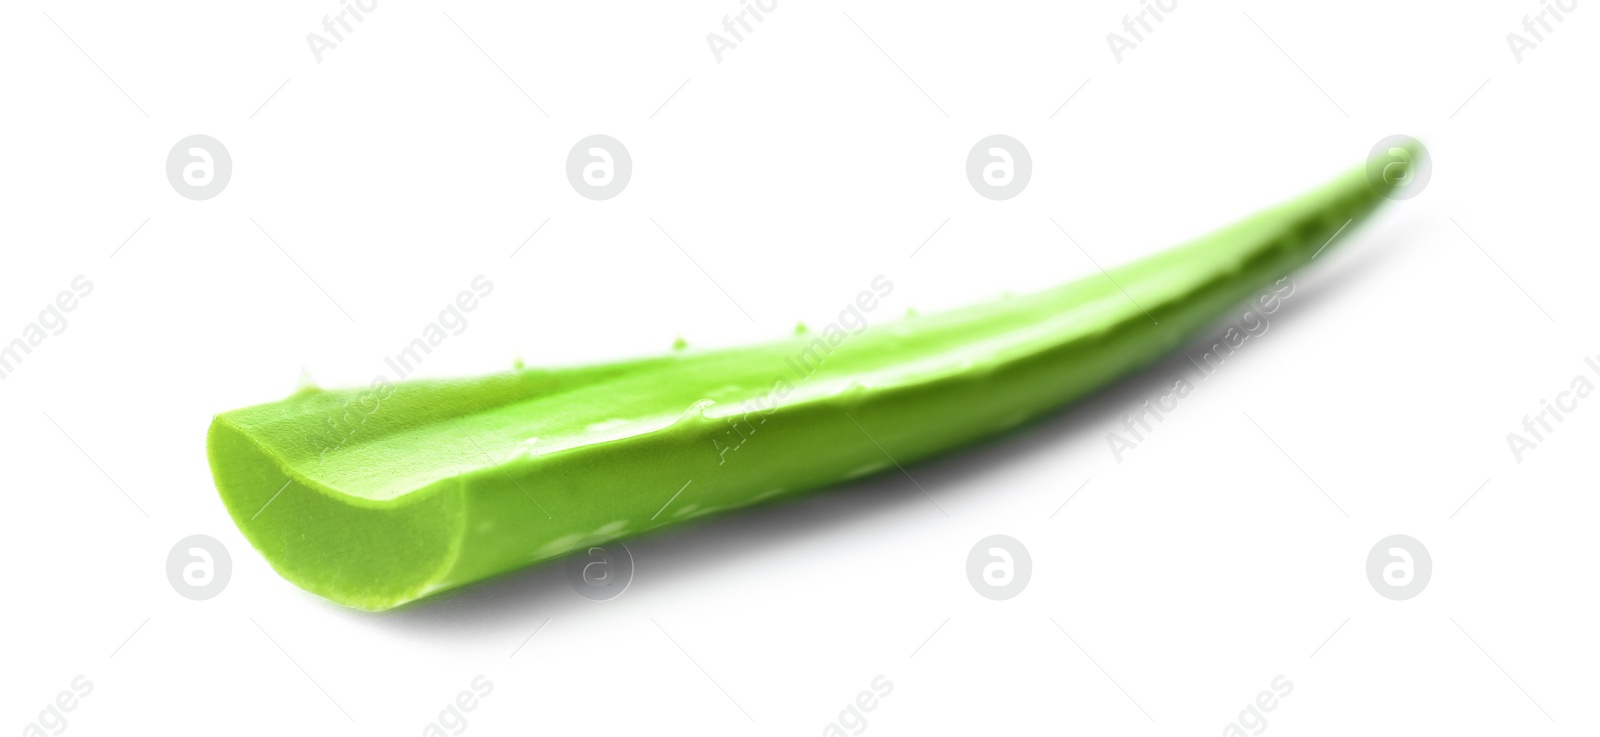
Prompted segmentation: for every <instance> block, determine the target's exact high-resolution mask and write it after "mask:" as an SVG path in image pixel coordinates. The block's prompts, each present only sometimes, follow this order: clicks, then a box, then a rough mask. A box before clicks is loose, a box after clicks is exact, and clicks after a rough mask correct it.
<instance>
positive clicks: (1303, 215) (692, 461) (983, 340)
mask: <svg viewBox="0 0 1600 737" xmlns="http://www.w3.org/2000/svg"><path fill="white" fill-rule="evenodd" d="M1381 194H1382V193H1381V192H1378V191H1376V190H1375V189H1374V188H1373V187H1372V186H1370V185H1369V184H1368V181H1367V178H1366V176H1365V175H1364V172H1363V171H1356V172H1352V173H1351V174H1349V175H1347V176H1345V177H1342V178H1340V179H1339V180H1336V181H1335V182H1334V183H1332V184H1330V185H1328V186H1326V187H1324V188H1322V189H1320V190H1317V191H1315V192H1313V193H1311V194H1308V195H1306V196H1304V197H1302V198H1301V199H1299V200H1296V201H1293V202H1290V203H1288V204H1285V205H1281V206H1279V207H1276V208H1273V209H1271V210H1267V211H1265V212H1263V213H1261V214H1258V215H1256V216H1254V217H1252V218H1249V219H1247V220H1245V221H1243V222H1240V223H1238V224H1236V225H1233V226H1230V227H1228V228H1225V229H1223V230H1221V231H1219V232H1217V233H1214V234H1212V235H1210V236H1207V237H1205V238H1202V239H1200V240H1198V241H1195V242H1193V243H1190V244H1188V245H1185V246H1181V247H1178V248H1174V249H1172V250H1169V251H1166V252H1163V253H1160V254H1157V255H1155V256H1152V257H1150V258H1147V259H1144V260H1141V261H1138V262H1135V263H1132V264H1129V265H1126V266H1123V267H1120V268H1117V269H1114V270H1112V271H1111V272H1110V276H1107V275H1103V274H1097V275H1094V276H1090V277H1087V278H1085V279H1083V280H1081V281H1078V282H1074V283H1072V284H1068V285H1065V286H1062V287H1058V288H1055V289H1052V290H1048V291H1045V292H1041V293H1038V294H1033V295H1028V296H1023V297H1015V298H1009V299H1004V300H1000V301H996V302H993V303H990V304H983V305H978V306H974V307H968V308H964V309H960V310H955V311H952V312H947V313H943V314H937V315H927V316H917V317H910V318H906V319H902V320H894V321H891V320H888V319H887V318H886V317H885V314H886V312H887V311H886V310H882V311H880V312H877V313H872V315H871V316H870V320H871V326H870V327H868V328H866V329H865V330H864V331H862V332H861V333H860V334H849V333H846V334H845V337H844V338H843V341H842V343H839V345H838V346H837V347H833V346H829V345H828V342H827V340H828V337H829V336H827V335H825V334H824V333H823V332H822V331H818V332H814V333H810V334H805V335H800V336H796V337H795V338H793V339H790V340H785V341H779V342H775V343H769V344H764V345H758V346H750V347H742V348H736V349H725V350H714V351H680V352H674V353H672V354H670V355H666V356H662V357H659V358H650V359H643V360H638V361H632V362H624V363H617V364H607V365H603V366H591V367H582V368H572V369H553V370H536V369H529V370H521V371H516V372H511V373H505V374H496V375H492V376H485V377H480V378H472V379H459V380H443V381H417V382H407V383H402V384H399V385H397V386H396V387H395V388H394V390H393V393H392V394H391V395H388V396H386V397H385V398H382V399H381V400H377V401H375V399H376V397H375V396H374V395H373V394H372V392H370V391H366V390H363V391H337V392H324V391H315V392H308V393H302V394H298V395H296V396H294V397H291V398H289V399H286V400H283V401H280V402H276V403H272V404H266V405H260V406H256V407H250V408H246V409H240V410H235V411H232V412H227V413H224V414H222V415H219V416H217V418H216V419H215V421H214V422H213V423H212V426H211V431H210V435H209V449H210V458H211V467H212V472H213V476H214V477H215V479H216V483H217V487H218V489H219V491H220V492H221V495H222V498H223V500H224V502H225V503H226V504H227V506H228V509H229V512H230V513H231V514H232V515H233V518H234V520H235V522H237V523H238V524H239V526H240V528H241V529H242V530H243V531H244V533H245V535H246V536H247V537H248V538H249V539H250V541H251V543H252V544H254V545H255V546H256V547H257V548H258V549H259V550H260V551H261V552H262V554H263V555H265V556H266V558H267V560H268V561H270V562H271V563H272V565H273V566H274V567H275V568H276V569H277V570H278V571H279V572H280V573H281V574H282V575H283V576H284V577H285V578H288V579H289V580H290V581H293V582H294V583H296V584H298V585H300V586H302V587H304V588H306V589H308V590H310V591H313V592H315V593H318V594H320V595H322V596H325V597H327V598H330V599H333V600H334V601H337V602H340V603H343V604H346V605H350V606H355V607H360V608H363V609H386V608H390V607H393V606H397V605H399V604H402V603H405V602H408V601H411V600H413V599H416V598H419V597H422V596H426V595H428V594H430V593H433V592H436V591H440V590H444V589H449V588H453V587H456V586H460V585H463V584H467V583H470V582H473V581H476V580H479V579H482V578H486V577H489V576H492V575H495V574H498V573H502V572H505V571H509V570H513V569H517V568H521V567H524V566H527V565H529V564H532V563H535V562H538V561H541V560H547V559H550V558H554V557H558V556H561V555H565V554H567V553H569V552H572V551H574V550H577V549H580V548H583V547H586V546H589V545H595V544H600V543H604V542H607V541H610V540H614V539H618V538H623V537H627V536H631V535H635V534H638V533H641V532H644V531H646V530H650V529H654V528H657V527H661V526H663V525H667V524H671V523H674V522H679V521H682V520H684V519H687V518H692V517H696V516H700V515H703V514H707V513H711V512H718V511H723V510H728V509H734V508H737V507H741V506H746V505H749V504H752V503H756V502H759V501H763V500H766V499H771V498H775V497H778V496H782V495H784V494H788V493H793V492H798V491H803V490H807V489H814V488H817V487H820V486H825V485H828V484H833V483H837V482H839V481H842V480H845V479H848V478H854V477H856V476H860V475H865V474H868V473H873V472H877V471H882V470H885V469H893V468H894V463H895V462H898V463H899V464H901V465H906V464H909V463H911V462H913V461H916V460H918V459H921V458H924V457H927V456H930V455H933V454H936V453H940V452H942V451H946V450H949V449H951V448H954V447H958V446H961V445H964V444H967V443H970V442H972V441H974V440H977V439H980V438H982V437H985V436H989V435H993V434H996V433H997V432H1000V431H1002V430H1005V429H1007V428H1010V427H1013V426H1015V425H1017V424H1020V423H1022V422H1023V421H1025V420H1028V419H1030V418H1033V417H1035V416H1038V415H1040V414H1042V413H1045V412H1048V411H1050V410H1052V409H1053V408H1056V407H1058V406H1060V405H1061V404H1063V403H1065V402H1068V401H1071V400H1073V399H1076V398H1079V397H1082V396H1084V395H1085V394H1087V393H1089V392H1091V391H1092V390H1094V389H1096V388H1098V387H1101V386H1103V385H1105V384H1106V383H1108V382H1110V381H1112V380H1114V379H1116V378H1117V377H1119V376H1122V375H1125V374H1127V373H1128V372H1130V371H1132V370H1134V369H1136V368H1139V367H1140V366H1143V365H1147V364H1149V363H1151V362H1152V361H1154V360H1156V359H1158V358H1160V357H1161V356H1163V355H1165V354H1167V353H1169V352H1171V351H1173V350H1174V349H1176V348H1177V347H1179V346H1180V345H1181V344H1183V343H1184V342H1185V341H1187V340H1189V339H1191V338H1193V337H1194V336H1195V334H1196V332H1197V331H1199V330H1201V329H1203V328H1205V327H1207V326H1209V325H1211V324H1213V323H1214V322H1215V321H1217V320H1218V319H1219V318H1220V317H1221V316H1222V315H1223V314H1224V313H1225V312H1226V311H1227V310H1229V309H1230V308H1232V307H1233V306H1235V305H1237V304H1239V303H1240V302H1242V301H1243V300H1245V299H1248V298H1250V297H1251V296H1252V295H1254V294H1255V293H1257V292H1258V291H1260V290H1261V289H1263V288H1265V287H1268V286H1269V285H1271V284H1272V283H1273V282H1274V281H1276V280H1278V279H1279V278H1281V277H1283V276H1284V275H1286V274H1288V273H1289V272H1290V271H1292V270H1293V269H1294V268H1296V267H1298V266H1300V265H1302V264H1303V263H1305V262H1306V261H1308V260H1310V258H1311V257H1312V256H1313V255H1314V254H1316V253H1317V251H1318V250H1319V249H1320V248H1322V247H1323V246H1324V245H1325V244H1326V243H1327V241H1328V239H1329V238H1330V237H1332V236H1333V235H1334V234H1335V233H1337V232H1339V231H1340V230H1341V229H1342V228H1345V227H1346V226H1347V225H1348V224H1349V223H1350V222H1351V221H1352V220H1358V219H1360V218H1361V217H1362V216H1364V215H1365V214H1367V213H1368V212H1369V211H1370V210H1371V209H1373V208H1374V207H1376V205H1377V204H1378V203H1380V202H1381V201H1382V197H1381ZM852 296H853V295H852ZM832 337H834V338H835V339H836V340H837V338H838V336H837V335H834V336H832ZM818 340H820V341H822V345H823V346H826V347H828V348H829V351H828V352H824V351H821V350H819V351H818V352H817V354H816V355H817V356H823V355H825V360H822V361H821V363H820V366H818V367H817V368H816V370H815V372H814V373H812V374H810V375H809V376H808V377H802V375H801V374H799V373H797V371H796V369H795V364H794V362H793V361H792V360H791V359H794V358H795V357H796V356H797V355H799V354H800V353H801V352H802V351H804V350H805V349H806V348H807V347H808V346H810V345H812V342H813V341H818ZM811 365H813V366H817V363H816V361H815V360H812V361H811ZM780 379H781V380H783V381H785V382H787V385H784V384H778V383H777V382H778V380H780ZM775 386H776V387H777V388H778V390H779V392H780V393H782V394H783V395H784V396H782V398H781V399H778V398H777V396H776V395H775V394H773V392H774V388H775ZM785 386H786V387H787V388H785ZM774 400H776V403H775V404H774ZM346 402H352V403H355V404H357V405H358V406H361V407H365V408H367V409H368V410H369V413H366V414H364V415H363V414H359V413H355V412H351V413H350V415H349V416H350V417H364V420H360V421H359V422H346V423H345V425H346V427H347V428H348V427H349V426H354V427H355V429H354V431H353V432H349V431H347V432H338V433H334V432H330V431H329V430H328V429H327V427H328V424H329V421H330V417H337V416H340V415H344V414H345V413H346V410H345V409H344V403H346ZM752 402H755V403H754V404H752ZM774 406H776V409H775V410H772V411H770V412H767V411H761V410H760V409H758V408H761V407H767V408H771V407H774ZM747 413H748V414H747ZM730 420H736V423H735V422H731V421H730ZM735 425H736V427H735ZM341 439H342V441H343V442H342V444H340V440H341ZM329 446H337V447H335V448H333V449H332V450H327V451H326V452H322V449H324V448H327V447H329ZM734 448H737V449H736V450H735V449H734ZM891 457H892V460H891ZM691 481H692V483H690V482H691ZM686 483H688V484H689V485H688V486H687V487H685V484H686ZM680 489H681V493H679V491H680ZM675 493H677V494H678V496H677V497H676V498H673V497H674V494H675ZM669 499H671V500H672V501H671V503H670V504H668V500H669ZM269 500H270V503H268V502H269Z"/></svg>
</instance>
